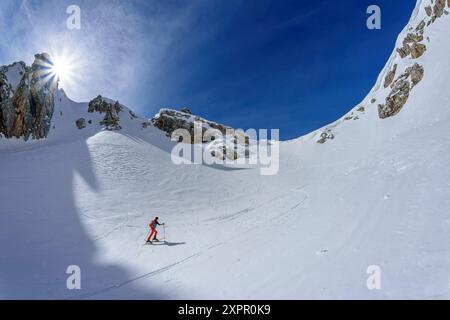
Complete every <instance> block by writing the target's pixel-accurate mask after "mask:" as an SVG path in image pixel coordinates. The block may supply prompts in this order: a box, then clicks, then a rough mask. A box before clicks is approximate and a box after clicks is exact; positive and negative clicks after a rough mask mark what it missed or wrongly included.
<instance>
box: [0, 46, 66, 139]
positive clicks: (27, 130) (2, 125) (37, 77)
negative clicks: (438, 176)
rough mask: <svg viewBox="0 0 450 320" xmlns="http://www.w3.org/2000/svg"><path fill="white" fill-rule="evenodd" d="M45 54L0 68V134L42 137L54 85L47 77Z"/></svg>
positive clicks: (50, 112) (46, 130) (48, 121)
mask: <svg viewBox="0 0 450 320" xmlns="http://www.w3.org/2000/svg"><path fill="white" fill-rule="evenodd" d="M49 62H50V56H49V55H48V54H45V53H43V54H37V55H35V60H34V63H33V64H32V66H31V67H27V66H26V65H25V63H23V62H18V63H15V64H12V65H10V66H4V67H1V68H0V136H3V137H5V138H23V139H24V140H28V139H29V138H32V139H43V138H46V137H47V135H48V133H49V131H50V127H51V120H52V117H53V112H54V95H55V91H56V89H57V87H58V84H57V82H56V81H54V79H53V78H52V77H50V76H48V74H49V71H48V67H46V65H48V63H49Z"/></svg>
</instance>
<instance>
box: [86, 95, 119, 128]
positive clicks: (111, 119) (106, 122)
mask: <svg viewBox="0 0 450 320" xmlns="http://www.w3.org/2000/svg"><path fill="white" fill-rule="evenodd" d="M122 110H123V108H122V106H121V105H120V103H119V101H116V102H109V101H107V100H106V99H104V98H103V97H102V96H100V95H99V96H97V97H96V98H95V99H93V100H91V101H90V102H89V105H88V112H89V113H94V112H98V113H100V114H105V116H104V118H103V120H102V121H100V125H102V126H104V127H105V129H106V130H120V129H122V127H121V126H120V116H119V114H120V113H121V112H122Z"/></svg>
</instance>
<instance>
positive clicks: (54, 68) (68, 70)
mask: <svg viewBox="0 0 450 320" xmlns="http://www.w3.org/2000/svg"><path fill="white" fill-rule="evenodd" d="M74 67H75V64H74V62H73V61H71V60H70V58H68V57H67V56H53V57H52V64H51V67H50V74H51V76H52V77H54V78H55V80H56V81H59V82H60V83H61V85H62V86H63V87H64V86H65V85H70V82H71V81H72V80H73V77H74Z"/></svg>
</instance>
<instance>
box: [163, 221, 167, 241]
mask: <svg viewBox="0 0 450 320" xmlns="http://www.w3.org/2000/svg"><path fill="white" fill-rule="evenodd" d="M163 232H164V241H166V225H165V224H163Z"/></svg>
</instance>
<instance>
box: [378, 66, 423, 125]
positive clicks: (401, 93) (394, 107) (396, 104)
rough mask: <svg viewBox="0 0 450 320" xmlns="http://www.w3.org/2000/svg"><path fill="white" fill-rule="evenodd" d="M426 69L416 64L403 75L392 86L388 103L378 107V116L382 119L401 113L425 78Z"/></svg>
mask: <svg viewBox="0 0 450 320" xmlns="http://www.w3.org/2000/svg"><path fill="white" fill-rule="evenodd" d="M423 75H424V69H423V67H422V66H420V65H419V64H417V63H415V64H414V65H413V66H412V67H409V68H407V69H406V70H405V72H404V73H403V74H401V75H400V76H399V77H398V78H397V79H396V80H395V82H394V83H393V84H392V85H391V89H392V91H391V92H390V94H389V95H388V97H387V98H386V103H385V104H381V105H379V106H378V115H379V117H380V118H381V119H385V118H388V117H392V116H394V115H396V114H398V113H399V112H400V110H401V109H402V108H403V106H404V105H405V104H406V102H407V101H408V98H409V95H410V92H411V90H412V89H413V88H414V86H416V85H417V84H418V83H419V82H420V81H421V80H422V78H423Z"/></svg>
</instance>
